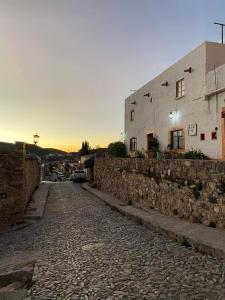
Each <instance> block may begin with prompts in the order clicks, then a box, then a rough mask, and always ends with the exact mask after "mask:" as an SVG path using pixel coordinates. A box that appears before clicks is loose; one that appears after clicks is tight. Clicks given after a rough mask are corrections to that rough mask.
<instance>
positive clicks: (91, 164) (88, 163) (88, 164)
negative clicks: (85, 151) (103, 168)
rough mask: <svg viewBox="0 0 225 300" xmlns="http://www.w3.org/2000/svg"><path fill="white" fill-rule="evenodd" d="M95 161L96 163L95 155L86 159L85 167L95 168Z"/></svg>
mask: <svg viewBox="0 0 225 300" xmlns="http://www.w3.org/2000/svg"><path fill="white" fill-rule="evenodd" d="M94 163H95V158H94V156H93V157H90V158H88V159H86V160H85V161H84V167H85V169H90V168H93V167H94Z"/></svg>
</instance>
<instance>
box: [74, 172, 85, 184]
mask: <svg viewBox="0 0 225 300" xmlns="http://www.w3.org/2000/svg"><path fill="white" fill-rule="evenodd" d="M82 181H86V173H85V172H84V170H75V171H74V172H73V182H82Z"/></svg>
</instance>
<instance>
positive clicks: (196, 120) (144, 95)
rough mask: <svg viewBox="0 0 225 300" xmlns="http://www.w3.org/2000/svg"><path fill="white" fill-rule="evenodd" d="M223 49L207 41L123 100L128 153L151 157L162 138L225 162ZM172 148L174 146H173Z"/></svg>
mask: <svg viewBox="0 0 225 300" xmlns="http://www.w3.org/2000/svg"><path fill="white" fill-rule="evenodd" d="M224 124H225V45H223V44H218V43H213V42H205V43H203V44H201V45H200V46H199V47H197V48H196V49H194V50H193V51H191V52H190V53H189V54H187V55H186V56H185V57H183V58H182V59H181V60H180V61H178V62H177V63H175V64H174V65H172V66H171V67H170V68H168V69H167V70H165V71H164V72H163V73H161V74H160V75H159V76H157V77H156V78H154V79H153V80H151V81H150V82H148V83H147V84H146V85H144V86H143V87H142V88H140V89H139V90H137V91H136V92H134V93H133V94H132V95H130V96H129V97H128V98H127V99H126V100H125V136H126V138H125V143H126V147H127V150H128V153H130V154H132V152H134V151H135V150H136V149H137V150H140V151H143V152H145V153H147V151H148V150H149V145H148V141H149V140H150V139H151V137H152V136H153V135H156V136H157V137H158V140H159V143H160V148H161V150H165V149H167V147H168V145H172V148H173V149H177V150H178V151H185V150H190V149H192V148H193V149H200V150H201V151H202V152H204V153H205V154H206V155H207V156H209V157H211V158H220V159H221V158H225V126H224ZM170 147H171V146H170Z"/></svg>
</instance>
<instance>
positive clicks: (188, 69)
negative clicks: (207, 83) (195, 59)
mask: <svg viewBox="0 0 225 300" xmlns="http://www.w3.org/2000/svg"><path fill="white" fill-rule="evenodd" d="M184 72H187V73H191V72H192V67H189V68H187V69H185V70H184Z"/></svg>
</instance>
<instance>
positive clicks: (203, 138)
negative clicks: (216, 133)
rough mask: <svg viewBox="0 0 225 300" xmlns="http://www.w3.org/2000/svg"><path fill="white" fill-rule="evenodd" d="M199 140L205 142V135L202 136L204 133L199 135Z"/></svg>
mask: <svg viewBox="0 0 225 300" xmlns="http://www.w3.org/2000/svg"><path fill="white" fill-rule="evenodd" d="M200 140H201V141H204V140H205V134H204V133H201V134H200Z"/></svg>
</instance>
